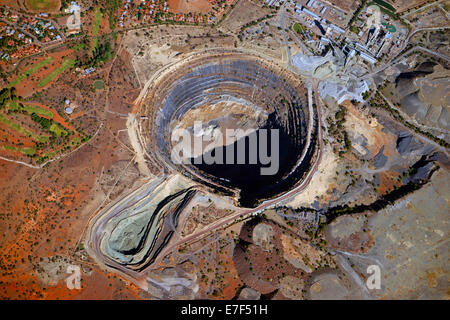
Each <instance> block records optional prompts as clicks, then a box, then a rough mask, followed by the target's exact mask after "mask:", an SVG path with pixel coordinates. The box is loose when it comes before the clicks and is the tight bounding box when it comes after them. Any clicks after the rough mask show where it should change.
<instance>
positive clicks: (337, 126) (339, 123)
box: [327, 105, 352, 156]
mask: <svg viewBox="0 0 450 320" xmlns="http://www.w3.org/2000/svg"><path fill="white" fill-rule="evenodd" d="M346 113H347V110H346V109H345V108H344V107H343V106H341V105H340V106H339V110H338V111H337V112H336V114H335V115H334V118H335V120H336V122H334V121H333V119H332V118H331V117H328V118H327V122H328V123H329V127H328V132H329V134H330V135H332V136H334V137H335V138H336V140H337V142H338V143H339V144H342V143H343V146H342V148H341V147H340V146H334V147H333V150H334V152H335V153H338V154H339V156H342V155H343V154H344V153H346V152H348V151H350V150H351V148H352V142H351V140H350V138H349V136H348V133H347V131H346V130H345V128H344V123H345V116H346Z"/></svg>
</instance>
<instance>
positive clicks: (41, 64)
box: [8, 57, 53, 88]
mask: <svg viewBox="0 0 450 320" xmlns="http://www.w3.org/2000/svg"><path fill="white" fill-rule="evenodd" d="M52 61H53V58H52V57H48V58H46V59H45V60H42V61H41V62H39V63H36V64H34V65H33V66H32V67H31V68H29V69H28V70H26V71H25V72H24V73H22V74H21V75H20V76H18V77H17V78H15V79H14V80H13V81H11V82H10V83H9V84H8V87H9V88H11V87H15V86H16V85H18V84H19V83H20V82H21V81H22V80H23V79H25V78H26V77H29V76H30V75H32V74H33V73H35V72H36V71H38V70H39V69H40V68H42V67H44V66H46V65H48V64H49V63H51V62H52Z"/></svg>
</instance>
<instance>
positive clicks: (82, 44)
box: [72, 43, 86, 51]
mask: <svg viewBox="0 0 450 320" xmlns="http://www.w3.org/2000/svg"><path fill="white" fill-rule="evenodd" d="M84 47H86V45H85V44H84V43H80V44H77V45H76V46H73V47H72V49H73V50H74V51H80V50H82V49H84Z"/></svg>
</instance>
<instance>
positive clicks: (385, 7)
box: [369, 0, 400, 20]
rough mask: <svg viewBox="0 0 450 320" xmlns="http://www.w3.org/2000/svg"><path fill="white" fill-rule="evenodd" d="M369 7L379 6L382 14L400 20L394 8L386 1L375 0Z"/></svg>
mask: <svg viewBox="0 0 450 320" xmlns="http://www.w3.org/2000/svg"><path fill="white" fill-rule="evenodd" d="M369 5H375V6H378V7H379V8H380V10H381V12H383V13H385V14H387V15H388V16H390V17H391V18H392V19H394V20H399V19H400V18H399V16H398V15H397V14H396V13H395V8H394V7H392V6H391V5H390V4H389V3H386V2H384V1H381V0H374V1H372V2H371V3H369Z"/></svg>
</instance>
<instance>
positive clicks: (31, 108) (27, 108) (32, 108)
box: [8, 101, 53, 119]
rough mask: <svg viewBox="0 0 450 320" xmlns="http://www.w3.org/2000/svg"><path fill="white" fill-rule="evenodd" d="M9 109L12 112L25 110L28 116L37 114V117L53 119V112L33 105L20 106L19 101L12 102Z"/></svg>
mask: <svg viewBox="0 0 450 320" xmlns="http://www.w3.org/2000/svg"><path fill="white" fill-rule="evenodd" d="M8 108H9V109H10V110H12V111H19V112H20V111H22V110H25V111H26V112H27V113H28V114H32V113H36V114H37V115H40V116H44V117H47V118H50V119H52V118H53V112H51V111H50V110H47V109H44V108H41V107H39V106H31V105H20V104H19V103H17V101H11V102H10V103H9V104H8Z"/></svg>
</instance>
